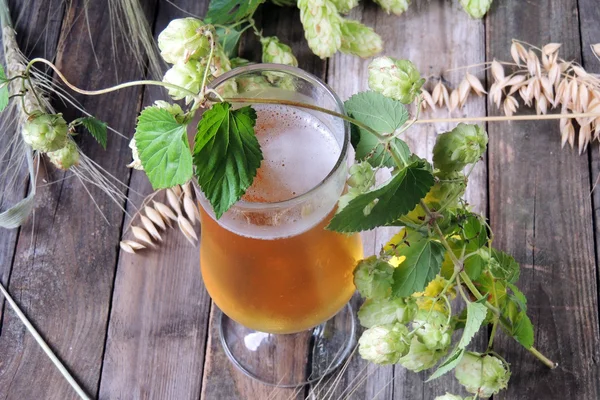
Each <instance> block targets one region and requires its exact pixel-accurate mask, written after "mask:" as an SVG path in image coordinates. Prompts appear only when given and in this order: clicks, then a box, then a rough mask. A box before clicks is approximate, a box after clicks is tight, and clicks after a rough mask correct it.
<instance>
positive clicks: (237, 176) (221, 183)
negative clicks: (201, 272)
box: [144, 103, 263, 218]
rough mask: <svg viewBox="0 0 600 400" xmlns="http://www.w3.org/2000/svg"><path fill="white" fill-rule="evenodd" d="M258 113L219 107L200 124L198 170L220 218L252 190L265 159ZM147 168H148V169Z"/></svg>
mask: <svg viewBox="0 0 600 400" xmlns="http://www.w3.org/2000/svg"><path fill="white" fill-rule="evenodd" d="M255 123H256V112H255V111H254V110H253V109H252V108H251V107H249V106H246V107H242V108H239V109H237V110H232V109H231V104H229V103H218V104H215V105H214V106H213V107H212V108H211V109H210V110H208V111H206V112H205V113H204V115H203V116H202V119H201V120H200V123H199V124H198V133H197V134H196V140H195V146H194V166H195V167H196V177H197V178H198V184H199V185H200V187H201V188H202V191H203V192H204V194H205V195H206V197H207V198H208V200H209V201H210V204H211V205H212V206H213V209H214V212H215V215H216V217H217V218H220V217H221V216H222V215H223V213H224V212H225V211H227V210H228V209H229V208H230V207H231V206H232V205H233V204H234V203H235V202H237V201H238V200H239V199H240V198H241V197H242V196H243V195H244V193H245V192H246V189H248V187H250V185H251V184H252V181H253V180H254V177H255V176H256V171H257V170H258V167H259V166H260V163H261V161H262V159H263V156H262V151H261V149H260V146H259V144H258V140H257V139H256V136H255V135H254V124H255ZM144 167H145V166H144Z"/></svg>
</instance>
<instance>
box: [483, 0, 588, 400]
mask: <svg viewBox="0 0 600 400" xmlns="http://www.w3.org/2000/svg"><path fill="white" fill-rule="evenodd" d="M577 11H578V10H577V2H576V1H574V0H565V1H560V2H556V1H550V0H543V1H536V2H522V1H518V0H506V1H503V2H497V3H495V5H494V7H493V9H492V12H491V13H490V14H489V16H488V17H487V27H488V31H487V43H488V59H491V58H493V57H497V58H498V59H503V60H507V59H510V53H509V49H510V42H511V39H512V38H518V39H521V40H524V41H526V42H529V43H532V44H535V45H542V44H545V43H549V42H560V43H562V44H563V45H562V47H561V49H560V50H561V54H562V56H563V57H564V58H566V59H569V60H570V59H573V60H579V59H580V57H581V47H580V36H579V29H578V26H579V20H578V12H577ZM532 15H535V17H534V18H532ZM494 113H495V111H494ZM489 133H490V145H489V157H490V158H489V171H490V186H489V187H490V217H491V225H492V229H494V231H495V235H496V236H495V237H496V240H495V244H496V246H497V247H499V248H500V249H502V250H505V251H508V252H509V253H511V254H513V255H514V256H515V258H516V259H517V261H519V262H520V263H521V266H522V273H521V279H520V282H519V287H520V288H522V290H523V292H524V293H525V295H526V296H527V298H528V299H529V315H530V317H531V320H532V322H533V324H534V325H535V327H536V336H535V342H536V343H535V346H537V347H538V348H539V350H540V351H541V352H542V353H544V354H546V355H547V356H548V357H550V358H551V359H553V360H555V361H557V362H558V363H559V364H560V365H559V368H558V369H557V370H555V371H550V370H548V369H545V368H544V367H541V366H540V363H539V362H538V361H537V360H536V359H535V358H533V357H532V356H531V355H530V354H528V353H527V352H525V351H523V349H522V348H521V347H520V346H519V345H518V344H516V343H515V342H514V340H512V339H510V338H507V337H506V336H503V335H499V337H498V340H497V341H496V342H495V346H494V347H495V349H496V351H498V352H499V353H501V354H503V355H505V357H506V359H507V360H508V362H510V363H511V364H512V370H513V379H512V382H511V383H512V385H511V386H510V388H509V390H508V391H507V392H503V393H502V394H500V395H499V396H498V398H501V399H531V398H558V397H557V396H561V397H560V398H582V397H583V398H586V399H597V398H598V397H600V368H599V365H598V359H599V358H598V356H599V348H598V346H597V345H596V344H597V343H598V342H599V334H598V302H597V289H598V288H597V281H596V277H597V275H596V265H597V264H596V262H595V256H594V237H593V226H592V224H593V219H592V209H591V197H590V176H589V164H588V158H587V157H586V156H578V155H577V152H576V150H570V149H565V150H562V151H561V150H560V146H559V144H558V128H557V123H556V122H543V123H542V122H531V123H512V124H507V123H502V124H490V126H489Z"/></svg>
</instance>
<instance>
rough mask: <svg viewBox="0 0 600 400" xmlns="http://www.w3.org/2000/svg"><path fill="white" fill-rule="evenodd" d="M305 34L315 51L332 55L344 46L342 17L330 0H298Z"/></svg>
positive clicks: (309, 44)
mask: <svg viewBox="0 0 600 400" xmlns="http://www.w3.org/2000/svg"><path fill="white" fill-rule="evenodd" d="M298 8H299V9H300V20H301V21H302V25H303V26H304V36H305V37H306V40H307V41H308V46H309V47H310V48H311V50H312V51H313V53H315V54H316V55H318V56H319V57H321V58H327V57H331V56H332V55H333V54H334V53H335V52H336V51H338V50H339V48H340V47H341V46H342V29H341V26H342V17H341V16H340V14H339V13H338V11H337V8H336V7H335V5H334V4H333V2H331V1H330V0H298Z"/></svg>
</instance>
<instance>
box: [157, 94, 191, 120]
mask: <svg viewBox="0 0 600 400" xmlns="http://www.w3.org/2000/svg"><path fill="white" fill-rule="evenodd" d="M154 105H155V106H156V107H157V108H160V109H162V110H166V111H168V112H169V114H171V115H172V116H173V117H174V118H175V120H176V121H177V122H179V123H180V124H187V123H188V122H189V121H190V116H189V115H187V114H186V113H185V112H184V111H183V110H182V108H181V106H180V105H179V104H171V103H168V102H166V101H163V100H156V101H155V102H154Z"/></svg>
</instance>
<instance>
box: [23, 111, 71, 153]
mask: <svg viewBox="0 0 600 400" xmlns="http://www.w3.org/2000/svg"><path fill="white" fill-rule="evenodd" d="M67 129H68V128H67V121H65V120H64V118H63V117H62V114H42V113H37V114H33V115H32V116H31V117H29V120H27V122H26V123H25V125H24V126H23V130H22V132H21V133H22V135H23V140H24V141H25V143H27V144H28V145H30V146H31V148H32V149H33V150H37V151H41V152H44V153H46V152H51V151H56V150H59V149H62V148H63V147H65V146H66V145H67V140H68V133H67Z"/></svg>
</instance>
